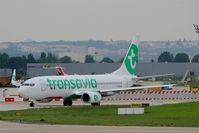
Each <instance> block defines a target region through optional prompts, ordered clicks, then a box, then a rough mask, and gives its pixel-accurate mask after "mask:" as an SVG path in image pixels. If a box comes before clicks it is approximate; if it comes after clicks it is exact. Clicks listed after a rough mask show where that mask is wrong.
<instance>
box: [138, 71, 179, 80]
mask: <svg viewBox="0 0 199 133" xmlns="http://www.w3.org/2000/svg"><path fill="white" fill-rule="evenodd" d="M174 74H175V73H170V74H159V75H151V76H143V77H137V78H136V79H138V80H142V79H149V78H157V77H165V76H172V75H174Z"/></svg>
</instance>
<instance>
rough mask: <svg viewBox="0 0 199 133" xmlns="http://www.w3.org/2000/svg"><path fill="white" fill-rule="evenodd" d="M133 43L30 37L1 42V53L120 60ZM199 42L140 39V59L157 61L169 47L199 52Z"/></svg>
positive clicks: (78, 59) (191, 52)
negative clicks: (18, 40)
mask: <svg viewBox="0 0 199 133" xmlns="http://www.w3.org/2000/svg"><path fill="white" fill-rule="evenodd" d="M128 46H129V41H125V40H120V41H113V40H111V41H100V40H98V41H95V40H88V41H63V40H60V41H42V42H38V41H33V40H26V41H21V42H1V43H0V53H3V52H6V53H8V55H9V56H22V55H27V54H29V53H32V54H33V55H34V57H35V58H39V56H40V54H41V52H46V53H48V52H51V53H53V54H54V55H56V56H57V57H58V58H60V57H63V56H70V57H71V58H72V59H73V60H77V61H80V62H83V61H84V57H85V55H87V54H90V55H93V56H94V58H95V60H98V61H99V60H101V59H102V58H103V57H110V58H111V59H113V60H115V61H118V60H119V59H121V58H122V57H123V56H124V55H125V53H126V50H127V48H128ZM198 46H199V43H198V42H197V41H187V40H185V39H184V40H183V41H181V40H178V41H141V42H140V43H139V47H140V54H139V61H140V62H151V60H152V59H153V60H155V61H157V58H158V56H159V55H160V54H161V53H162V52H164V51H169V52H171V53H173V54H174V55H175V54H176V53H180V52H185V53H187V54H188V55H189V56H190V57H193V56H194V55H195V54H198V53H199V52H198V51H199V47H198Z"/></svg>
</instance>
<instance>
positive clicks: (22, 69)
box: [0, 52, 114, 74]
mask: <svg viewBox="0 0 199 133" xmlns="http://www.w3.org/2000/svg"><path fill="white" fill-rule="evenodd" d="M84 62H85V63H95V62H96V61H95V60H94V57H93V56H92V55H86V56H85V60H84ZM113 62H114V61H113V60H112V59H110V58H109V57H104V58H103V59H102V60H101V61H100V63H113ZM27 63H79V61H74V60H72V59H71V57H69V56H64V57H61V58H57V57H56V56H55V55H53V54H52V53H47V54H46V53H45V52H42V53H41V55H40V57H39V58H38V59H37V60H36V59H35V58H34V56H33V55H32V54H28V55H27V56H16V57H9V55H8V54H7V53H0V68H11V69H14V68H15V69H17V71H18V72H19V73H21V74H25V73H26V68H27V67H26V66H27Z"/></svg>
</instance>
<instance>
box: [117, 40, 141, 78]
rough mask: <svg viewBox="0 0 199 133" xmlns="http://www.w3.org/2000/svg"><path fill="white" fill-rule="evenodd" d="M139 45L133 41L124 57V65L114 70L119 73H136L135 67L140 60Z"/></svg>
mask: <svg viewBox="0 0 199 133" xmlns="http://www.w3.org/2000/svg"><path fill="white" fill-rule="evenodd" d="M138 51H139V50H138V45H137V43H134V42H132V43H131V45H130V47H129V49H128V51H127V54H126V56H125V58H124V61H123V63H122V66H121V67H120V68H119V69H118V70H116V71H114V72H113V74H117V75H135V67H136V64H137V60H138Z"/></svg>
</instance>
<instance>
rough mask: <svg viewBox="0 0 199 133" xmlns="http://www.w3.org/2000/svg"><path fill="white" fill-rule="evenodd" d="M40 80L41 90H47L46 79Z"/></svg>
mask: <svg viewBox="0 0 199 133" xmlns="http://www.w3.org/2000/svg"><path fill="white" fill-rule="evenodd" d="M39 82H40V88H41V91H46V86H45V81H44V80H39Z"/></svg>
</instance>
